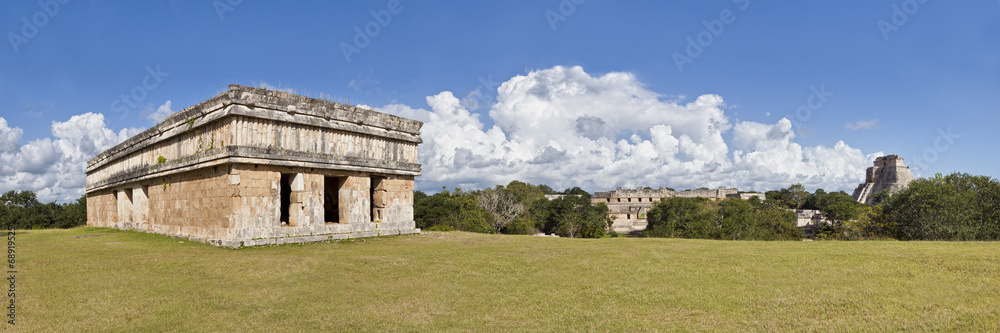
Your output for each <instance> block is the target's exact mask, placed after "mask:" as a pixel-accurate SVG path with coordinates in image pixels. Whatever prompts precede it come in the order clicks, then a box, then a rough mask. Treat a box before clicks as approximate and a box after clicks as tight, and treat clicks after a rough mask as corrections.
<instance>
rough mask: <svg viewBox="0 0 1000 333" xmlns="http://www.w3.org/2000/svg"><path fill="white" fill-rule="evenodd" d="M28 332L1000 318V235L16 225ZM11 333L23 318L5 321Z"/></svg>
mask: <svg viewBox="0 0 1000 333" xmlns="http://www.w3.org/2000/svg"><path fill="white" fill-rule="evenodd" d="M17 260H18V261H17V262H18V265H19V267H18V276H17V288H18V297H17V301H18V303H17V304H18V307H17V316H18V317H17V319H18V322H17V329H19V330H23V331H32V332H37V331H52V332H71V331H156V332H165V331H182V332H184V331H225V332H230V331H897V330H907V331H925V330H926V331H930V330H933V331H939V330H944V331H994V332H995V331H1000V243H945V242H743V241H736V242H729V241H704V240H682V239H641V238H605V239H567V238H549V237H531V236H507V235H484V234H472V233H462V232H425V233H424V234H421V235H411V236H399V237H385V238H374V239H366V240H357V241H351V242H341V243H323V244H309V245H293V246H279V247H267V248H251V249H239V250H232V249H223V248H215V247H212V246H209V245H204V244H199V243H192V242H190V241H183V240H181V239H173V238H169V237H164V236H158V235H152V234H144V233H138V232H127V231H118V230H112V229H99V228H76V229H70V230H45V231H24V232H22V233H20V234H19V235H18V239H17ZM3 329H5V330H11V327H10V325H7V324H4V325H3Z"/></svg>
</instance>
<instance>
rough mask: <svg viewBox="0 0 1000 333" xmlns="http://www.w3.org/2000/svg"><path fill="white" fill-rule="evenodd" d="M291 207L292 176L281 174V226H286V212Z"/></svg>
mask: <svg viewBox="0 0 1000 333" xmlns="http://www.w3.org/2000/svg"><path fill="white" fill-rule="evenodd" d="M291 205H292V175H291V174H287V173H283V174H281V216H280V217H279V219H280V220H281V225H288V210H289V207H290V206H291Z"/></svg>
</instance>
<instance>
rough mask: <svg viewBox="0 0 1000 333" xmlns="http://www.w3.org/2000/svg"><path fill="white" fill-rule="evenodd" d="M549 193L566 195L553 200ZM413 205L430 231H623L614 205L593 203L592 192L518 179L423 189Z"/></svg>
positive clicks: (597, 235) (562, 233) (602, 234)
mask: <svg viewBox="0 0 1000 333" xmlns="http://www.w3.org/2000/svg"><path fill="white" fill-rule="evenodd" d="M546 194H562V195H564V196H562V197H559V198H555V199H552V200H549V199H546V198H545V195H546ZM413 205H414V207H413V210H414V213H413V218H414V220H415V221H416V224H417V228H421V229H424V230H428V231H435V230H440V231H449V230H462V231H472V232H481V233H505V234H535V233H539V232H541V233H546V234H555V235H560V236H563V237H583V238H600V237H605V236H617V235H616V234H614V232H613V231H612V230H611V222H612V221H611V219H610V218H609V217H608V207H607V206H606V205H604V204H603V203H598V204H592V203H591V202H590V193H587V191H584V190H582V189H580V188H579V187H574V188H571V189H566V190H565V191H562V192H556V191H554V190H553V189H552V188H551V187H549V186H546V185H532V184H528V183H524V182H520V181H516V180H515V181H512V182H510V183H509V184H507V185H506V186H504V185H497V186H496V187H494V188H487V189H484V190H478V191H464V190H462V189H455V190H453V191H448V190H445V189H442V191H441V192H438V193H437V194H434V195H427V194H425V193H424V192H421V191H417V192H415V193H414V203H413Z"/></svg>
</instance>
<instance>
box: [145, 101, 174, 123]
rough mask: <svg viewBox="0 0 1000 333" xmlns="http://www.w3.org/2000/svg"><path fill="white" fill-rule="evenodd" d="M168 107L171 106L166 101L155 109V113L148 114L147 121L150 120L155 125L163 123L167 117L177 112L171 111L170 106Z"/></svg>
mask: <svg viewBox="0 0 1000 333" xmlns="http://www.w3.org/2000/svg"><path fill="white" fill-rule="evenodd" d="M170 105H171V102H170V101H167V102H166V103H163V105H160V106H159V107H157V108H156V111H155V112H153V113H150V114H149V119H150V120H152V121H153V122H154V123H157V124H159V123H161V122H163V121H164V120H166V119H167V118H168V117H170V116H172V115H173V114H174V113H176V112H177V111H174V110H171V106H170Z"/></svg>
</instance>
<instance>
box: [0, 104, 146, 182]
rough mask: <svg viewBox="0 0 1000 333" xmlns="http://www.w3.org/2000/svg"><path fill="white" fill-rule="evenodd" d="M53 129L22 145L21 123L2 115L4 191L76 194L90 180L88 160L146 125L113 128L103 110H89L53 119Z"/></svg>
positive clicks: (0, 156) (0, 147)
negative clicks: (10, 121)
mask: <svg viewBox="0 0 1000 333" xmlns="http://www.w3.org/2000/svg"><path fill="white" fill-rule="evenodd" d="M51 131H52V137H51V138H42V139H37V140H33V141H31V142H28V143H26V144H24V145H19V143H18V139H20V136H21V133H22V131H21V129H20V128H17V127H13V128H11V127H8V125H7V121H6V120H5V119H4V118H2V117H0V162H2V166H0V192H6V191H10V190H19V191H23V190H31V191H34V192H35V193H36V194H37V195H38V198H39V200H41V201H53V200H57V201H71V200H75V199H76V198H79V197H80V196H81V195H83V191H84V187H85V186H86V182H87V178H86V172H85V170H86V165H87V160H89V159H91V158H92V157H94V156H95V155H97V154H98V153H100V152H102V151H104V150H106V149H108V148H111V147H113V146H114V145H116V144H118V143H119V142H122V141H124V140H125V139H127V138H129V137H131V136H133V135H135V134H138V133H139V132H141V131H142V130H141V129H137V128H128V129H123V130H121V131H119V132H118V133H115V132H114V131H112V130H110V129H108V128H107V126H106V125H105V123H104V115H103V114H99V113H96V114H95V113H85V114H81V115H76V116H73V117H71V118H70V119H69V120H67V121H64V122H52V126H51ZM11 138H13V140H11ZM11 142H12V143H11Z"/></svg>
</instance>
